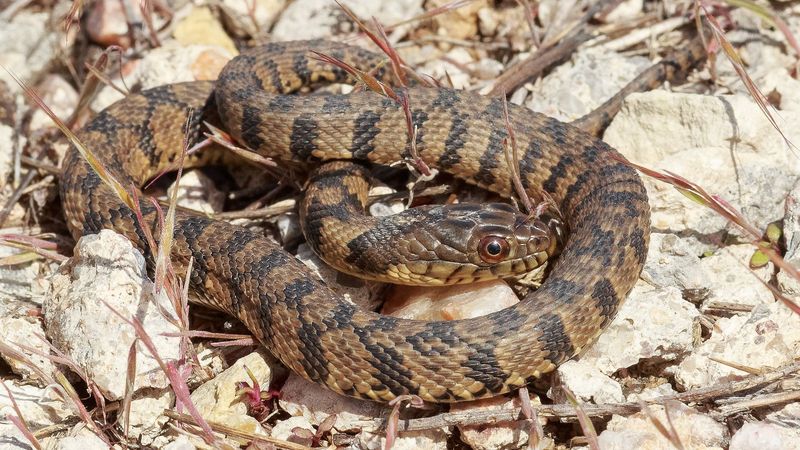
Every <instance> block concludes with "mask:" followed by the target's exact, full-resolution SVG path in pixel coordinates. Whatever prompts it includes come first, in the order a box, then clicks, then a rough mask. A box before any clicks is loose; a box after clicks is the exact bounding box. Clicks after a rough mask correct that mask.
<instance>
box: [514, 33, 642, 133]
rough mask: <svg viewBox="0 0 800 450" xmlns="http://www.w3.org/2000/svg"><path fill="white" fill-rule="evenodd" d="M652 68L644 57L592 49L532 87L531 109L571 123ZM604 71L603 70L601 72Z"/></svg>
mask: <svg viewBox="0 0 800 450" xmlns="http://www.w3.org/2000/svg"><path fill="white" fill-rule="evenodd" d="M649 66H650V61H649V60H648V59H647V58H644V57H640V56H637V57H625V56H622V55H620V54H619V53H616V52H609V51H608V50H603V49H600V48H596V49H595V48H590V49H587V50H585V51H580V52H577V53H575V56H574V58H573V59H572V61H571V62H570V63H569V64H561V65H559V66H557V67H556V68H555V69H554V70H553V71H552V72H551V73H550V74H548V75H547V76H545V77H544V78H542V81H541V82H539V83H536V85H535V86H534V88H533V95H532V97H531V100H530V101H529V102H528V103H527V106H528V108H530V109H532V110H534V111H538V112H541V113H544V114H547V115H548V116H552V117H555V118H556V119H559V120H562V121H565V122H571V121H573V120H575V119H577V118H579V117H581V116H583V115H584V114H586V113H588V112H590V111H592V110H593V109H595V108H596V107H598V106H600V105H601V104H603V102H605V101H606V100H608V99H609V98H611V97H612V96H614V95H615V94H616V93H617V92H619V91H620V89H622V88H623V87H624V86H625V85H626V84H627V83H628V82H630V81H631V80H632V79H633V78H635V77H636V75H637V74H638V73H639V72H641V71H643V70H645V69H646V68H647V67H649ZM599 68H602V70H599Z"/></svg>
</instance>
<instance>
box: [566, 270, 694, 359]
mask: <svg viewBox="0 0 800 450" xmlns="http://www.w3.org/2000/svg"><path fill="white" fill-rule="evenodd" d="M699 316H700V313H699V312H698V311H697V309H695V307H694V306H693V305H692V304H691V303H689V302H687V301H685V300H683V299H682V298H681V293H680V291H679V290H678V289H677V288H675V287H669V288H665V289H653V288H652V287H649V286H647V285H645V284H643V283H640V284H637V285H636V286H635V287H634V289H633V291H632V292H631V294H630V295H629V296H628V299H627V300H626V301H625V304H624V305H623V306H622V308H621V309H620V311H619V313H617V317H616V318H615V319H614V321H613V322H611V324H610V325H609V326H608V329H606V331H604V332H603V334H601V335H600V337H599V338H598V340H597V342H596V343H595V344H594V345H592V346H591V347H589V349H588V350H587V351H586V353H585V354H584V355H583V356H581V360H582V361H584V362H586V363H587V364H589V365H590V366H593V367H595V368H597V369H598V370H600V371H601V372H602V373H605V374H606V375H610V374H612V373H614V372H616V371H617V370H619V369H621V368H625V367H630V366H633V365H635V364H638V363H640V362H653V363H661V362H664V361H675V360H679V359H680V358H682V357H683V356H684V355H687V354H688V353H689V352H690V351H692V349H693V346H694V343H695V341H696V340H697V338H698V335H699V331H700V329H699V323H698V318H699ZM621 349H622V350H621Z"/></svg>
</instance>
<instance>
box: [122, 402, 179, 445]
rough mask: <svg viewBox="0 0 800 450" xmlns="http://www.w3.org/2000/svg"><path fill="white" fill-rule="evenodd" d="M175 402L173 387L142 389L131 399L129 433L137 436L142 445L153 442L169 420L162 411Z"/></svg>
mask: <svg viewBox="0 0 800 450" xmlns="http://www.w3.org/2000/svg"><path fill="white" fill-rule="evenodd" d="M174 402H175V394H174V393H173V392H172V390H171V389H142V390H141V391H139V392H137V394H136V396H135V397H134V398H133V399H131V412H130V419H129V424H128V434H129V435H130V436H133V437H137V438H138V439H139V443H141V444H142V445H145V446H147V445H150V444H152V443H153V440H154V439H155V438H156V437H158V436H159V435H160V434H161V428H162V427H163V426H164V425H165V424H166V423H167V421H168V420H169V419H168V418H167V416H164V415H162V414H161V413H162V412H163V411H164V410H165V409H169V408H171V407H172V405H173V403H174ZM122 426H123V427H124V422H122Z"/></svg>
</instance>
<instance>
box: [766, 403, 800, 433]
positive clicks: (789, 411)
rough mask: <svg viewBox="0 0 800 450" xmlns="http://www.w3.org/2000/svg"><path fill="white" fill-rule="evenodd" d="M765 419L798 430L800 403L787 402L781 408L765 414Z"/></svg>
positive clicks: (799, 426) (799, 424) (799, 425)
mask: <svg viewBox="0 0 800 450" xmlns="http://www.w3.org/2000/svg"><path fill="white" fill-rule="evenodd" d="M767 420H769V421H770V423H774V424H776V425H780V426H781V427H784V428H791V429H793V430H795V431H798V430H800V403H798V402H794V403H789V404H787V405H786V406H784V407H783V409H780V410H778V411H775V412H773V413H770V414H767Z"/></svg>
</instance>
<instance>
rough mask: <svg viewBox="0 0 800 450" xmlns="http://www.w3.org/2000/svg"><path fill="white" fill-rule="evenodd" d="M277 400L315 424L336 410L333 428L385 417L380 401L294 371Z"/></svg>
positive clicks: (342, 429) (350, 428) (355, 427)
mask: <svg viewBox="0 0 800 450" xmlns="http://www.w3.org/2000/svg"><path fill="white" fill-rule="evenodd" d="M278 404H279V405H280V407H281V409H283V410H284V411H286V412H287V413H289V414H290V415H292V416H302V417H305V418H306V420H308V422H309V423H311V424H312V425H314V426H319V424H321V423H322V422H323V421H324V420H325V419H327V418H328V416H330V415H331V414H336V424H335V425H334V428H335V429H336V430H337V431H339V432H350V431H359V430H362V429H364V428H365V424H371V423H372V420H373V419H375V418H377V417H382V416H383V415H384V414H385V409H386V406H384V405H382V404H380V403H373V402H368V401H363V400H356V399H353V398H349V397H343V396H341V395H339V394H336V393H334V392H333V391H331V390H329V389H326V388H324V387H322V386H320V385H318V384H316V383H312V382H310V381H307V380H306V379H304V378H302V377H300V376H298V375H295V374H294V373H292V374H290V375H289V378H288V379H287V380H286V383H284V385H283V388H282V389H281V397H280V399H279V400H278ZM367 428H371V425H369V426H367ZM373 431H374V430H373Z"/></svg>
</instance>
